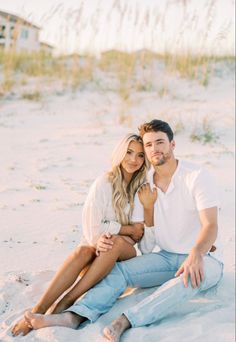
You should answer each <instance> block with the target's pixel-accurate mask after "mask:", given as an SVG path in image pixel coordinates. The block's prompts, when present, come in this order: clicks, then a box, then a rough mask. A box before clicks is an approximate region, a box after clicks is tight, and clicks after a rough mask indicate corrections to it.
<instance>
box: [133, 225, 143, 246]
mask: <svg viewBox="0 0 236 342" xmlns="http://www.w3.org/2000/svg"><path fill="white" fill-rule="evenodd" d="M132 226H133V232H132V234H130V237H131V239H133V240H134V241H135V242H138V241H140V240H141V239H142V237H143V234H144V223H133V224H132Z"/></svg>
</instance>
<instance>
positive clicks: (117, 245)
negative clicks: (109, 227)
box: [52, 235, 136, 314]
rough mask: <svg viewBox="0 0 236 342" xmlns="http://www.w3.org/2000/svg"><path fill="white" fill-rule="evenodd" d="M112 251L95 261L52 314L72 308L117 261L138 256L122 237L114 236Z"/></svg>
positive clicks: (102, 254)
mask: <svg viewBox="0 0 236 342" xmlns="http://www.w3.org/2000/svg"><path fill="white" fill-rule="evenodd" d="M111 239H112V240H113V242H114V244H113V246H112V249H111V250H109V251H107V252H104V253H100V255H99V256H98V257H97V258H96V259H94V261H93V263H92V264H91V266H90V268H89V270H88V271H87V272H86V274H85V275H84V276H83V278H82V279H80V281H79V282H78V283H77V284H76V285H75V286H74V287H73V288H72V289H71V290H70V291H69V292H68V293H67V294H66V295H65V296H64V297H63V298H62V299H61V301H59V303H58V304H57V305H56V307H55V308H54V310H53V311H52V313H54V314H56V313H60V312H62V311H63V310H65V309H67V308H68V307H70V306H71V305H72V304H73V303H74V302H75V301H76V300H77V299H78V298H79V297H80V296H82V295H83V294H84V293H85V292H86V291H88V290H89V289H90V288H91V287H93V286H94V285H95V284H97V283H98V282H99V281H100V280H102V279H103V278H104V277H105V276H106V275H107V274H108V273H109V272H110V271H111V270H112V268H113V266H114V265H115V263H116V261H117V260H127V259H130V258H133V257H135V256H136V250H135V248H134V246H132V245H131V244H130V243H128V242H127V241H125V239H123V238H122V237H121V236H119V235H118V236H113V237H112V238H111Z"/></svg>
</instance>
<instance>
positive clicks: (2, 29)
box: [0, 25, 6, 38]
mask: <svg viewBox="0 0 236 342" xmlns="http://www.w3.org/2000/svg"><path fill="white" fill-rule="evenodd" d="M0 38H6V26H5V25H0Z"/></svg>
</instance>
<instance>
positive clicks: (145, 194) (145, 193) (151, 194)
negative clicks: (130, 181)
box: [138, 183, 157, 227]
mask: <svg viewBox="0 0 236 342" xmlns="http://www.w3.org/2000/svg"><path fill="white" fill-rule="evenodd" d="M138 197H139V200H140V202H141V203H142V205H143V210H144V222H145V225H146V227H153V226H154V205H155V202H156V200H157V188H156V187H154V188H153V190H151V187H150V184H149V183H145V184H143V185H142V186H141V188H140V189H139V191H138Z"/></svg>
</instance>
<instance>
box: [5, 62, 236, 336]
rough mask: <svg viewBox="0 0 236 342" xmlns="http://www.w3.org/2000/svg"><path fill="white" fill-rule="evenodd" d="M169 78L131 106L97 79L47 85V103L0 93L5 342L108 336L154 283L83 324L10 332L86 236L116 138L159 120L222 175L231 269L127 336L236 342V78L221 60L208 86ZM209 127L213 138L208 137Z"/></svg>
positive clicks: (196, 158)
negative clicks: (87, 211)
mask: <svg viewBox="0 0 236 342" xmlns="http://www.w3.org/2000/svg"><path fill="white" fill-rule="evenodd" d="M161 70H162V69H161V68H159V69H158V72H159V74H158V76H159V77H162V75H161V72H162V71H161ZM163 79H164V80H165V87H166V88H167V91H166V93H165V94H164V95H163V96H160V94H159V95H158V94H157V92H156V91H152V90H150V91H147V90H146V91H139V92H133V93H132V96H131V97H130V101H129V104H128V106H126V107H124V108H123V109H122V106H123V104H122V103H121V100H120V98H119V96H118V95H117V94H116V93H115V92H113V91H109V90H106V91H104V90H103V91H102V90H101V91H98V90H97V89H93V86H92V85H89V84H88V85H87V87H85V88H84V89H82V90H78V91H75V92H69V91H67V92H63V91H59V90H57V89H56V90H55V87H53V86H51V88H50V87H49V88H48V86H46V85H43V82H42V83H41V86H40V91H41V93H42V94H43V95H44V96H43V97H42V99H40V100H39V101H27V100H24V99H22V98H21V96H20V94H21V91H22V88H21V89H18V90H15V91H13V92H12V93H10V94H9V95H8V96H6V97H4V98H2V99H1V100H0V155H1V164H0V232H1V233H0V260H1V267H0V322H1V323H0V341H4V342H12V341H16V342H17V341H20V340H23V341H25V342H28V341H37V342H39V341H46V342H53V341H58V342H67V341H79V342H88V341H105V339H104V338H103V336H102V330H103V328H104V326H105V325H106V324H107V323H109V322H111V320H112V319H113V318H115V317H116V316H117V315H118V314H120V313H121V312H122V310H123V309H124V308H126V307H128V306H131V305H132V304H134V303H136V302H139V301H140V300H141V299H142V298H144V297H145V296H147V294H149V293H151V292H152V291H154V290H155V289H148V290H141V289H139V290H135V291H134V292H133V293H132V294H130V295H128V296H125V297H124V298H121V299H119V300H118V302H117V304H116V305H115V306H114V308H113V309H112V310H111V311H110V312H109V313H107V314H106V315H104V316H102V317H101V318H100V319H99V320H98V321H97V322H96V323H94V324H91V325H88V324H87V325H85V326H83V327H81V328H80V329H78V330H72V329H68V328H62V327H53V328H44V329H41V330H38V331H33V332H31V333H30V334H28V335H27V336H26V337H24V338H23V337H16V338H13V337H12V336H11V332H10V327H11V326H12V324H13V323H14V322H16V321H17V319H18V318H19V316H21V314H22V313H23V312H24V310H25V309H26V308H30V307H31V306H32V305H33V304H34V303H35V302H36V300H37V299H38V298H39V296H40V295H41V293H42V291H43V289H44V288H45V287H46V286H47V284H48V282H49V281H50V279H51V278H52V275H53V274H54V272H55V270H56V269H57V267H58V266H59V265H60V264H61V263H62V261H63V260H64V259H65V257H66V256H67V255H68V254H69V253H70V252H71V251H72V250H73V249H74V248H75V247H76V246H77V244H78V243H79V241H80V238H81V231H82V227H81V210H82V207H83V203H84V200H85V197H86V194H87V192H88V189H89V186H90V185H91V183H92V182H93V180H94V179H95V178H96V177H97V176H98V175H99V174H101V173H102V172H103V171H105V170H107V168H109V165H110V155H111V151H112V149H113V147H114V146H115V144H116V142H117V141H118V140H119V138H120V137H122V136H123V135H124V134H125V133H128V132H133V131H137V127H138V125H139V124H140V123H142V122H144V121H147V120H151V119H153V118H160V119H163V120H166V121H169V122H170V124H171V125H172V127H173V128H174V129H175V131H176V145H177V147H176V155H177V157H178V158H181V159H185V160H189V161H193V162H196V163H198V164H202V165H204V166H205V167H207V168H208V169H209V170H210V171H211V172H212V173H213V174H214V176H215V177H216V179H217V183H218V187H219V193H220V199H221V209H220V215H219V221H220V225H219V230H220V234H221V237H222V242H223V247H224V263H225V274H224V278H223V280H222V282H221V283H220V285H219V286H218V287H217V288H214V289H212V290H209V291H208V292H207V293H204V294H201V295H199V296H197V297H196V298H194V299H193V300H191V301H190V302H188V303H186V304H185V305H182V306H181V308H177V309H175V310H173V312H171V313H170V314H169V315H168V317H166V318H165V319H163V320H162V321H161V322H157V323H155V324H152V325H150V326H148V327H142V328H137V329H131V330H129V331H127V332H126V333H125V334H124V336H123V338H122V342H128V341H135V342H141V341H142V342H144V341H145V342H147V341H148V342H157V341H158V342H159V341H160V342H173V341H184V342H190V341H198V342H200V341H201V342H202V341H207V342H213V341H214V342H223V341H224V342H233V341H234V320H235V308H234V291H235V287H234V266H235V264H234V263H235V261H234V252H235V246H234V226H235V217H234V205H235V203H234V191H235V190H234V189H235V183H234V176H235V174H234V138H235V132H234V125H235V122H234V110H235V104H234V100H235V98H234V75H233V72H232V70H231V69H230V68H229V67H228V66H225V65H224V63H219V64H217V65H216V66H215V72H214V73H213V75H212V76H211V78H210V81H209V84H208V86H206V87H204V86H202V85H200V84H199V83H198V82H197V81H195V80H186V79H182V78H179V77H177V76H176V75H172V74H169V75H167V76H166V75H165V78H163ZM103 81H104V82H103V85H104V84H109V80H105V79H104V80H103ZM106 82H107V83H106ZM121 111H124V113H125V116H124V115H123V116H121V115H120V112H121ZM206 127H207V128H208V134H209V135H210V141H209V142H205V143H204V134H206ZM204 129H205V131H204ZM194 137H195V138H194ZM198 138H199V139H198Z"/></svg>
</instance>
